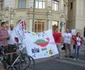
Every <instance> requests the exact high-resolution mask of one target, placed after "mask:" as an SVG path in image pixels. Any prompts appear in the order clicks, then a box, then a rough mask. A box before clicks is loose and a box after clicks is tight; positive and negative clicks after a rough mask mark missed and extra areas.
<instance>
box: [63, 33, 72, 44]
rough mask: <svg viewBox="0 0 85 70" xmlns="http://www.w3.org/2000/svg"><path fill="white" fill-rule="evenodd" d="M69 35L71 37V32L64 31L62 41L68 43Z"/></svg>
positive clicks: (69, 41)
mask: <svg viewBox="0 0 85 70" xmlns="http://www.w3.org/2000/svg"><path fill="white" fill-rule="evenodd" d="M71 37H72V35H71V33H64V35H63V38H64V43H68V44H70V43H71Z"/></svg>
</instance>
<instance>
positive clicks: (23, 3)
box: [18, 0, 26, 8]
mask: <svg viewBox="0 0 85 70" xmlns="http://www.w3.org/2000/svg"><path fill="white" fill-rule="evenodd" d="M18 8H26V0H18Z"/></svg>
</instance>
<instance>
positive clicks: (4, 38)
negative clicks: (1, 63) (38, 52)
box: [0, 22, 16, 62]
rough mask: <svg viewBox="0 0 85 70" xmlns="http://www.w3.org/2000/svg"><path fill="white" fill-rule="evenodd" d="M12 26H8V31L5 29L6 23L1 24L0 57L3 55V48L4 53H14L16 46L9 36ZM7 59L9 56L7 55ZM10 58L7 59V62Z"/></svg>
mask: <svg viewBox="0 0 85 70" xmlns="http://www.w3.org/2000/svg"><path fill="white" fill-rule="evenodd" d="M13 28H14V25H13V24H10V29H9V30H8V29H7V24H6V22H2V23H1V28H0V55H3V48H4V53H10V52H16V49H15V48H16V45H15V43H14V42H13V40H12V38H11V34H12V31H13ZM8 58H9V55H8ZM9 60H10V58H9V59H8V62H9Z"/></svg>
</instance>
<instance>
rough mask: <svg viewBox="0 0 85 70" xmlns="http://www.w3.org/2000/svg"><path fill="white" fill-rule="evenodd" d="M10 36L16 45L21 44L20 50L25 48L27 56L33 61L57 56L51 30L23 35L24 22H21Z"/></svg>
mask: <svg viewBox="0 0 85 70" xmlns="http://www.w3.org/2000/svg"><path fill="white" fill-rule="evenodd" d="M11 35H12V38H13V41H14V42H15V43H16V44H18V43H22V45H24V46H22V47H20V50H22V49H23V48H24V47H25V48H26V51H27V54H28V55H30V56H32V57H33V58H34V59H39V58H46V57H50V56H53V55H56V54H58V50H57V47H56V44H55V42H54V39H53V35H52V30H51V29H50V30H47V31H44V32H40V33H35V32H27V33H25V31H24V21H23V20H21V21H20V22H19V23H18V24H17V26H16V27H15V28H14V30H13V32H12V34H11Z"/></svg>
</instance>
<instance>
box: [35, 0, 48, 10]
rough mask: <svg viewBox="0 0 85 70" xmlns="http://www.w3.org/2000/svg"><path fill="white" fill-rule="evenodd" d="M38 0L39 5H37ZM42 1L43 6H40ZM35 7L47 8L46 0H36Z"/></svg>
mask: <svg viewBox="0 0 85 70" xmlns="http://www.w3.org/2000/svg"><path fill="white" fill-rule="evenodd" d="M36 2H37V4H38V5H36ZM40 2H41V3H42V5H41V7H40V6H39V5H40ZM35 8H36V9H45V8H46V0H36V1H35Z"/></svg>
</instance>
